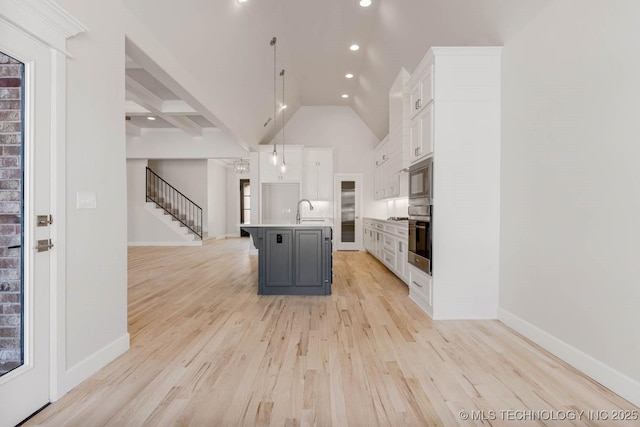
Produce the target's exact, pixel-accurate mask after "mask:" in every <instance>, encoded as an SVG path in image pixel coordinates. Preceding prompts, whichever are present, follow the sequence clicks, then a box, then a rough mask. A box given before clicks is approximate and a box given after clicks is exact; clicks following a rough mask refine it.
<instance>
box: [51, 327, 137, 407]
mask: <svg viewBox="0 0 640 427" xmlns="http://www.w3.org/2000/svg"><path fill="white" fill-rule="evenodd" d="M128 350H129V334H128V333H127V334H124V335H123V336H121V337H120V338H118V339H116V340H115V341H113V342H111V343H110V344H108V345H106V346H105V347H103V348H101V349H100V350H98V351H96V352H95V353H93V354H92V355H91V356H89V357H87V358H86V359H84V360H83V361H82V362H80V363H78V364H76V365H75V366H73V367H71V368H69V369H67V371H66V372H65V373H64V374H63V375H62V378H61V379H60V382H59V383H58V394H57V396H53V397H52V400H57V399H59V398H61V397H62V396H64V395H65V394H66V393H67V392H69V391H70V390H71V389H72V388H74V387H75V386H77V385H78V384H80V383H81V382H82V381H84V380H86V379H87V378H89V377H90V376H91V375H93V374H95V373H96V372H98V371H99V370H100V369H102V368H103V367H105V366H106V365H107V364H109V363H110V362H112V361H113V360H114V359H115V358H116V357H118V356H120V355H121V354H123V353H126V352H127V351H128Z"/></svg>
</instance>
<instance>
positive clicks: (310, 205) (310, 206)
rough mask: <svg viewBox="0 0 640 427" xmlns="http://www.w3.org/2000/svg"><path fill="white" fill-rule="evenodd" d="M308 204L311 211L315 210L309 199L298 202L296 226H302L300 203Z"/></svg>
mask: <svg viewBox="0 0 640 427" xmlns="http://www.w3.org/2000/svg"><path fill="white" fill-rule="evenodd" d="M302 202H307V203H309V210H313V205H312V204H311V202H310V201H309V200H308V199H302V200H300V201H299V202H298V211H297V212H296V224H300V203H302Z"/></svg>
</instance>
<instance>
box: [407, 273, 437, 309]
mask: <svg viewBox="0 0 640 427" xmlns="http://www.w3.org/2000/svg"><path fill="white" fill-rule="evenodd" d="M409 286H410V288H411V290H412V291H415V292H416V293H418V294H420V295H421V296H422V297H424V298H426V300H427V303H428V304H429V306H433V289H432V280H431V277H429V276H428V275H426V274H424V273H422V272H420V271H418V270H416V269H415V268H413V266H412V268H411V269H410V273H409Z"/></svg>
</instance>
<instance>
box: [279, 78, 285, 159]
mask: <svg viewBox="0 0 640 427" xmlns="http://www.w3.org/2000/svg"><path fill="white" fill-rule="evenodd" d="M280 75H281V76H282V165H284V164H285V162H284V122H285V120H284V119H285V117H284V113H285V112H286V108H285V106H286V105H285V103H284V69H283V70H282V71H280Z"/></svg>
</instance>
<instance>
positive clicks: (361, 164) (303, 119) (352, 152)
mask: <svg viewBox="0 0 640 427" xmlns="http://www.w3.org/2000/svg"><path fill="white" fill-rule="evenodd" d="M285 137H286V141H285V142H286V143H287V144H297V145H304V146H307V147H333V148H334V149H335V150H334V154H333V162H334V163H333V173H362V174H363V178H364V179H363V181H364V182H363V195H362V196H363V205H364V206H363V207H364V212H363V215H364V216H370V217H386V212H387V210H386V204H385V202H375V201H374V200H373V149H374V148H375V147H376V145H378V143H379V140H378V139H377V138H376V137H375V135H374V134H373V133H372V132H371V130H370V129H369V128H368V127H367V126H366V125H365V124H364V123H363V122H362V120H361V119H360V117H358V115H357V114H356V113H355V112H354V111H353V109H352V108H351V107H300V108H299V109H298V111H297V112H296V113H295V114H294V115H293V117H291V119H290V120H289V121H288V122H287V126H286V128H285ZM280 139H281V135H280V134H278V135H277V136H276V140H278V141H279V140H280Z"/></svg>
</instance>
